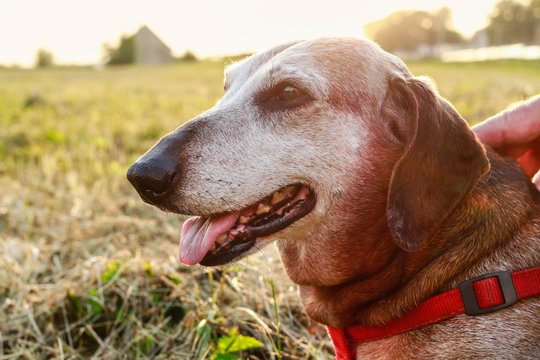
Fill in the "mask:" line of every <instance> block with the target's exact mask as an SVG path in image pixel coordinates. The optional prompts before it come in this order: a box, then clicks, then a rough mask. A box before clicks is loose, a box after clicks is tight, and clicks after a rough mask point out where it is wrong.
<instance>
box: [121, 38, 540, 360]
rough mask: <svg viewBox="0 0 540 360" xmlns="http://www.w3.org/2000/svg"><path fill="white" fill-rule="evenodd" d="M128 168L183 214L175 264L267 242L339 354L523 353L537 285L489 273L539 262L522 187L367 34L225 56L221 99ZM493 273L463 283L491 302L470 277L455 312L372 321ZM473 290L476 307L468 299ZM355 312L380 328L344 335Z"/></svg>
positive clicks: (535, 215) (530, 198)
mask: <svg viewBox="0 0 540 360" xmlns="http://www.w3.org/2000/svg"><path fill="white" fill-rule="evenodd" d="M127 176H128V179H129V180H130V181H131V183H132V184H133V185H134V187H135V188H136V189H137V191H138V192H139V194H140V196H141V197H142V199H143V200H144V201H146V202H148V203H150V204H152V205H155V206H157V207H159V208H160V209H162V210H165V211H169V212H173V213H179V214H189V215H194V217H193V218H191V219H189V220H187V221H186V222H185V223H184V226H183V228H182V231H181V240H180V260H181V261H182V262H183V263H185V264H187V265H194V264H201V265H206V266H214V265H222V264H226V263H229V262H232V261H236V260H238V259H241V258H243V257H245V256H247V255H249V254H251V253H253V252H255V251H257V250H258V249H260V248H262V247H263V246H265V245H267V244H269V243H272V242H276V243H277V246H278V249H279V252H280V255H281V258H282V262H283V264H284V266H285V269H286V271H287V274H288V275H289V277H290V278H291V279H292V280H293V281H294V282H295V283H296V284H298V287H299V292H300V296H301V299H302V302H303V304H304V307H305V310H306V312H307V314H308V315H309V316H310V317H311V318H313V319H314V320H316V321H318V322H321V323H323V324H326V325H328V326H329V331H330V335H331V336H332V338H333V340H334V344H335V346H336V355H337V357H338V358H340V359H352V358H354V357H357V358H358V359H368V358H373V359H458V358H467V359H473V358H475V359H476V358H489V359H495V358H499V359H503V358H504V359H529V358H530V359H533V358H534V359H537V358H539V357H540V350H539V346H540V345H539V344H540V302H539V300H538V297H535V296H534V295H535V294H536V293H535V292H534V291H533V295H529V296H527V297H525V298H524V299H520V300H519V301H517V300H515V299H513V300H512V301H510V300H509V298H510V297H512V298H513V297H515V296H514V295H515V291H514V293H513V294H510V292H511V290H506V289H502V286H503V285H504V284H506V285H508V283H509V282H510V283H512V280H511V279H512V278H511V276H514V275H513V274H515V273H516V272H519V271H524V270H527V269H531V268H535V267H538V266H539V265H540V201H539V200H540V194H539V192H538V191H537V190H536V188H535V187H534V186H532V184H531V182H530V180H529V179H528V178H527V177H526V176H525V175H524V174H523V173H522V171H521V170H520V167H519V165H518V164H517V163H516V162H515V161H513V160H511V159H509V158H505V157H502V156H500V155H498V154H497V153H495V152H494V151H493V150H491V149H489V148H487V147H485V146H483V145H482V144H480V142H479V141H478V139H477V138H476V136H475V135H474V133H473V132H472V131H471V130H470V129H469V127H468V126H467V123H466V122H465V121H464V120H463V119H462V118H461V117H460V115H459V114H458V113H457V112H456V110H455V109H454V108H453V107H452V106H451V105H450V104H449V103H448V102H447V101H445V100H444V99H443V98H442V97H441V96H439V95H438V93H437V91H436V90H435V89H434V87H433V86H432V85H430V84H429V82H428V81H426V80H425V79H421V78H417V77H414V76H413V75H411V73H410V72H409V70H408V69H407V67H406V66H405V65H404V63H403V62H402V61H401V60H399V59H398V58H396V57H395V56H393V55H390V54H388V53H386V52H384V51H383V50H381V49H380V48H379V47H378V46H376V45H375V44H373V43H371V42H369V41H367V40H359V39H351V38H324V39H318V40H311V41H299V42H291V43H287V44H284V45H281V46H277V47H275V48H272V49H270V50H268V51H265V52H262V53H259V54H256V55H253V56H251V57H249V58H247V59H245V60H243V61H241V62H239V63H236V64H234V65H232V66H230V67H229V68H228V69H227V72H226V79H225V94H224V96H223V98H222V99H221V100H220V101H219V102H218V103H217V104H216V105H215V106H214V107H213V108H211V109H209V110H208V111H206V112H204V113H203V114H201V115H200V116H198V117H196V118H195V119H193V120H191V121H189V122H188V123H186V124H185V125H183V126H181V127H179V128H178V129H176V130H175V131H173V132H171V133H170V134H168V135H166V136H164V137H163V138H162V139H161V140H160V141H159V142H158V143H157V144H156V145H155V146H154V147H153V148H151V149H150V150H149V151H148V152H147V153H146V154H144V155H143V156H142V157H141V158H140V159H138V160H137V161H136V162H135V163H134V164H133V165H132V166H131V167H130V169H129V170H128V174H127ZM533 270H534V269H533ZM495 272H497V274H495V275H488V276H487V280H485V279H480V278H479V279H477V280H478V282H479V283H480V285H475V286H474V287H473V290H474V291H477V292H478V291H480V290H479V289H478V287H479V286H480V287H483V286H484V285H485V284H484V283H485V282H486V281H491V282H493V279H495V282H494V284H495V285H494V287H495V289H496V290H493V291H498V292H499V295H501V298H502V299H503V300H502V302H503V304H502V306H500V305H501V304H491V303H489V301H488V300H489V299H491V298H492V297H493V296H494V295H488V298H489V299H487V300H482V301H483V302H486V301H487V302H488V303H489V304H487V305H486V304H479V303H480V302H482V301H480V300H479V299H476V300H475V299H474V298H475V296H479V295H478V293H476V295H475V294H474V291H473V295H472V296H471V295H469V296H468V301H469V302H471V301H472V303H473V307H474V305H475V302H476V305H477V309H476V310H474V311H470V307H471V305H467V306H466V307H465V308H466V309H465V310H466V312H467V313H471V314H469V315H468V314H460V313H459V312H456V313H455V314H454V312H453V311H451V314H450V315H452V316H450V317H448V318H442V319H439V318H435V319H432V320H434V321H431V322H426V321H424V322H422V321H416V322H415V321H413V323H414V324H412V325H411V324H409V323H408V322H407V321H405V320H403V321H405V323H406V324H405V325H404V326H401V328H399V329H398V331H389V330H388V324H396V322H397V323H399V322H400V321H401V322H403V321H402V319H403V316H406V315H407V314H409V313H411V312H413V313H414V312H415V311H417V309H418V306H422V304H424V302H425V301H428V300H429V299H430V298H433V297H434V296H438V294H445V293H446V292H448V291H451V290H452V289H455V288H457V287H458V285H459V284H461V283H463V282H465V283H467V281H468V280H471V279H474V278H475V277H477V276H480V275H484V274H491V273H495ZM499 272H503V275H504V276H503V275H500V273H499ZM535 274H536V275H534V274H533V275H532V280H531V281H533V282H536V283H538V281H539V280H538V272H536V273H535ZM529 277H530V276H529ZM509 278H510V280H509ZM468 284H469V285H470V286H469V287H472V282H468ZM482 284H484V285H482ZM537 285H538V284H537ZM485 286H488V285H485ZM516 287H518V285H516ZM460 289H461V287H460ZM501 289H502V290H501ZM460 291H461V290H460ZM464 291H465V290H463V292H464ZM487 291H488V293H489V291H492V290H487ZM501 292H502V294H501ZM519 292H520V290H518V293H519ZM459 295H460V296H461V297H463V299H462V300H463V303H461V305H460V306H462V307H463V306H464V303H465V302H466V300H467V299H465V295H463V294H462V293H461V292H460V293H459ZM439 297H440V295H439ZM460 299H461V298H460ZM514 300H515V301H514ZM459 301H461V300H459ZM459 301H458V302H459ZM516 301H517V303H515V302H516ZM499 302H500V301H499ZM514 303H515V304H514ZM482 305H483V306H484V307H488V308H489V307H491V308H492V309H488V310H489V311H486V312H489V313H487V314H482V315H479V314H475V313H474V312H475V311H477V310H478V307H482ZM415 309H416V310H415ZM491 310H497V311H491ZM419 311H420V310H419ZM461 312H463V311H461ZM477 312H478V311H477ZM480 312H482V311H480ZM454 315H456V316H454ZM475 315H476V316H475ZM435 320H436V321H435ZM413 325H414V326H413ZM385 326H386V327H385ZM392 326H393V325H392ZM364 328H366V329H375V330H377V329H383V331H382V335H381V336H367V337H364V338H363V337H362V336H356V335H355V332H357V331H356V330H358V329H364ZM355 329H356V330H355ZM384 329H386V330H384ZM387 330H388V331H387Z"/></svg>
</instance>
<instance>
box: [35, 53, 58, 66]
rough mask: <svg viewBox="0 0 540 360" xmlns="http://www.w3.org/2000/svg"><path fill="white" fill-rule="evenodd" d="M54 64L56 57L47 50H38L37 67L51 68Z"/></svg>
mask: <svg viewBox="0 0 540 360" xmlns="http://www.w3.org/2000/svg"><path fill="white" fill-rule="evenodd" d="M53 64H54V55H53V53H52V52H50V51H49V50H47V49H38V51H37V53H36V67H38V68H43V67H49V66H52V65H53Z"/></svg>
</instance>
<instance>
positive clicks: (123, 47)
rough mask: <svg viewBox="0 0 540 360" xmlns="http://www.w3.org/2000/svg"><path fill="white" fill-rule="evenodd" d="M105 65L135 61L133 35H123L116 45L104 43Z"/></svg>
mask: <svg viewBox="0 0 540 360" xmlns="http://www.w3.org/2000/svg"><path fill="white" fill-rule="evenodd" d="M103 49H104V51H105V59H106V63H107V65H119V64H132V63H134V62H135V36H127V35H123V36H122V37H121V38H120V44H119V45H118V47H113V46H111V45H110V44H104V45H103Z"/></svg>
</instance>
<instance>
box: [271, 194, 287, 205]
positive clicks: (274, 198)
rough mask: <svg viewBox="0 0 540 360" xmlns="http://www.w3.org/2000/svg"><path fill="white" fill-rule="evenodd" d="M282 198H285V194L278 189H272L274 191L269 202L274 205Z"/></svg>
mask: <svg viewBox="0 0 540 360" xmlns="http://www.w3.org/2000/svg"><path fill="white" fill-rule="evenodd" d="M283 199H285V194H283V193H281V192H279V191H274V193H273V194H272V201H271V202H270V203H271V204H272V205H276V204H277V203H278V202H280V201H281V200H283Z"/></svg>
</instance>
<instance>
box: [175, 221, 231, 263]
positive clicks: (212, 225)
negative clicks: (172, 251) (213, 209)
mask: <svg viewBox="0 0 540 360" xmlns="http://www.w3.org/2000/svg"><path fill="white" fill-rule="evenodd" d="M238 215H239V214H238V213H232V214H228V215H223V216H219V217H216V218H203V217H200V216H195V217H192V218H190V219H187V220H186V221H185V222H184V225H182V232H181V234H180V261H181V262H182V263H183V264H186V265H195V264H198V263H199V262H200V261H201V260H202V259H203V258H204V256H205V255H206V253H207V252H208V250H210V248H211V247H212V245H214V243H215V242H216V238H217V237H218V236H219V235H221V234H223V233H224V232H226V231H227V230H229V229H230V228H231V227H232V226H233V225H234V223H235V222H236V220H237V219H238Z"/></svg>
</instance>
